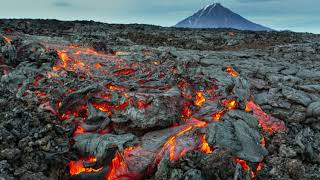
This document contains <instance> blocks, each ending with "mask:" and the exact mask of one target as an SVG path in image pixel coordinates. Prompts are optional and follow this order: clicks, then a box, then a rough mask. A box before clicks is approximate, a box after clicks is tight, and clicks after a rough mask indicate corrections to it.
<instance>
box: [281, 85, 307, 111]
mask: <svg viewBox="0 0 320 180" xmlns="http://www.w3.org/2000/svg"><path fill="white" fill-rule="evenodd" d="M282 94H283V95H284V96H285V97H286V98H287V99H289V100H291V101H293V102H296V103H299V104H302V105H304V106H308V105H309V104H310V103H311V102H312V100H311V98H310V97H309V96H308V95H307V94H306V93H304V92H303V91H299V90H296V89H293V88H290V87H284V88H282Z"/></svg>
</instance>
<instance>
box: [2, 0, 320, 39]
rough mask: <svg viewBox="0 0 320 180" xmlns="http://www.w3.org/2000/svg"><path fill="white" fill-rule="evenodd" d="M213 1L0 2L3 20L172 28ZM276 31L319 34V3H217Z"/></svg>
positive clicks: (287, 0) (227, 0)
mask: <svg viewBox="0 0 320 180" xmlns="http://www.w3.org/2000/svg"><path fill="white" fill-rule="evenodd" d="M212 2H213V1H212V0H0V18H50V19H52V18H55V19H61V20H82V19H86V20H95V21H102V22H107V23H144V24H155V25H162V26H172V25H175V24H176V23H177V22H178V21H180V20H182V19H184V18H186V17H188V16H190V15H192V14H193V13H195V11H197V10H199V9H201V8H202V7H203V6H205V5H207V4H210V3H212ZM218 2H221V3H222V4H223V5H224V6H226V7H228V8H229V9H231V10H232V11H234V12H236V13H238V14H240V15H242V16H243V17H245V18H247V19H249V20H251V21H253V22H255V23H259V24H262V25H265V26H268V27H270V28H273V29H277V30H284V29H288V30H293V31H299V32H314V33H320V0H218Z"/></svg>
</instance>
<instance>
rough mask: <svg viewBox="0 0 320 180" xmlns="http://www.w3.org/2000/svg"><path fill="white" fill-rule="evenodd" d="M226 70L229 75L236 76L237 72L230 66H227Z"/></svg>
mask: <svg viewBox="0 0 320 180" xmlns="http://www.w3.org/2000/svg"><path fill="white" fill-rule="evenodd" d="M226 71H227V73H228V74H229V75H231V76H233V77H238V76H239V73H238V72H237V71H235V70H234V69H233V68H232V67H231V66H228V67H227V68H226Z"/></svg>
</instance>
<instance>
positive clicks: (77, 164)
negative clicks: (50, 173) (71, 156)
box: [69, 156, 102, 176]
mask: <svg viewBox="0 0 320 180" xmlns="http://www.w3.org/2000/svg"><path fill="white" fill-rule="evenodd" d="M84 161H85V162H89V163H94V162H96V161H97V159H96V158H95V157H91V156H90V157H88V158H87V159H82V160H79V161H70V162H69V169H70V175H71V176H74V175H77V174H80V173H83V172H88V173H89V172H91V173H95V172H99V171H101V170H102V167H101V168H99V169H94V168H86V167H84V165H83V162H84Z"/></svg>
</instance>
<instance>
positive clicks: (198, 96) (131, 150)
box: [34, 44, 284, 180]
mask: <svg viewBox="0 0 320 180" xmlns="http://www.w3.org/2000/svg"><path fill="white" fill-rule="evenodd" d="M47 46H49V47H50V48H54V49H56V51H57V55H58V57H59V59H57V61H56V62H55V64H54V66H53V68H52V69H51V71H50V72H47V76H46V77H45V76H43V75H42V76H39V77H36V78H35V79H34V88H35V89H37V88H38V89H37V90H36V91H34V94H36V96H37V97H38V98H39V99H41V100H42V101H41V103H40V106H41V108H40V109H42V110H49V111H50V112H52V113H54V114H55V115H57V116H58V119H60V120H61V121H74V123H75V124H76V128H75V131H74V133H73V138H74V139H75V141H76V143H75V145H76V146H79V147H80V146H85V147H80V148H79V149H78V150H79V155H80V157H81V158H80V159H79V160H77V161H70V162H69V170H70V171H69V174H70V175H71V176H80V175H81V173H83V172H86V173H93V174H94V173H100V172H101V170H102V169H103V168H104V167H108V171H107V172H106V174H105V175H104V176H105V179H108V180H113V179H120V178H126V179H143V178H144V177H146V176H148V175H150V173H152V172H153V171H154V170H155V169H156V166H157V165H158V164H159V163H160V162H161V161H162V160H163V159H168V160H169V161H171V162H176V161H178V160H179V159H180V158H181V157H183V156H186V155H187V153H188V152H191V151H198V152H200V153H201V154H203V155H204V156H206V155H209V154H212V153H214V152H215V150H216V148H215V147H214V144H215V141H213V140H212V137H211V140H209V139H208V137H209V136H210V134H208V133H207V131H208V128H209V125H210V124H212V123H213V124H214V123H217V124H223V123H224V122H225V120H224V119H223V117H224V116H225V115H226V114H228V113H229V112H232V111H233V110H236V109H237V110H239V109H238V107H240V105H239V103H240V102H239V100H238V99H237V98H235V97H236V96H233V94H232V93H231V94H228V93H230V92H226V94H228V96H227V98H221V97H222V95H221V92H219V91H218V89H219V83H218V82H216V80H215V79H214V78H212V79H209V80H208V81H207V82H202V81H201V80H200V79H201V78H200V79H199V81H198V82H193V81H197V80H191V78H189V77H187V75H184V74H179V71H180V70H179V68H177V66H178V65H179V64H177V62H175V61H171V60H152V61H150V62H143V63H142V62H139V61H138V62H136V61H128V60H125V59H122V58H121V56H129V55H130V53H125V52H118V53H114V54H109V55H108V54H103V53H99V52H96V51H94V50H92V49H90V48H83V47H81V46H77V45H69V46H63V48H61V47H60V46H59V45H54V44H53V45H50V44H48V45H47ZM140 53H141V54H143V55H144V56H150V55H151V54H152V51H148V52H147V53H146V51H141V52H140ZM134 57H136V56H134ZM181 66H183V65H181ZM185 68H187V66H186V67H185ZM180 69H181V68H180ZM224 72H226V73H227V75H230V76H231V78H234V79H236V78H241V77H240V74H239V73H238V72H236V71H235V70H234V69H233V68H232V67H231V66H228V67H227V68H226V69H224ZM70 77H71V79H72V80H70ZM45 81H48V82H47V83H52V84H53V85H52V87H59V88H60V89H59V90H56V89H53V90H51V91H46V92H44V89H45V88H42V89H41V88H40V87H41V86H44V87H48V85H47V84H45V83H44V82H45ZM203 81H205V80H203ZM235 82H236V81H235ZM43 84H45V85H43ZM50 93H51V94H50ZM52 93H55V94H54V95H53V94H52ZM219 93H220V94H219ZM50 95H51V96H50ZM246 106H247V107H246V110H247V111H248V112H245V113H249V111H252V112H253V115H254V116H255V117H256V118H257V119H258V121H259V123H260V125H261V126H262V127H263V128H264V129H265V130H267V131H268V132H269V133H273V132H276V131H277V130H282V129H284V124H282V123H281V122H280V121H279V120H276V119H273V118H272V117H271V116H269V115H267V114H266V113H264V112H263V111H262V110H261V108H260V107H259V106H258V105H256V104H254V103H253V102H252V101H247V103H246ZM206 117H209V118H206ZM235 121H236V120H235ZM233 126H236V124H234V125H233ZM246 127H247V126H245V127H241V128H246ZM153 130H156V131H153ZM127 131H128V132H133V133H132V134H131V133H127V134H124V135H123V133H125V132H127ZM133 134H134V135H133ZM122 135H123V137H122ZM89 137H90V138H92V139H89V140H88V139H86V138H89ZM117 138H119V139H117ZM126 138H127V139H126ZM133 140H134V141H133ZM259 140H260V139H259ZM122 141H123V142H122ZM263 141H264V138H263ZM84 142H87V143H84ZM97 142H99V143H97ZM128 142H135V144H134V146H132V145H127V144H126V143H128ZM129 144H130V143H129ZM258 144H259V143H258ZM104 145H105V146H104ZM264 146H265V141H264V142H263V144H261V145H260V146H258V147H259V148H261V149H262V150H261V151H263V149H264ZM103 147H105V149H103ZM101 148H102V149H101ZM225 148H228V147H225ZM218 149H219V148H218ZM104 151H105V152H104ZM111 151H115V153H114V154H113V153H110V152H111ZM108 153H110V154H108ZM109 156H111V157H109ZM106 157H108V158H106ZM105 159H110V160H109V161H107V160H105ZM235 161H236V164H240V165H241V166H242V168H243V169H244V170H245V171H250V172H252V173H253V175H254V173H255V172H256V170H254V168H252V167H251V166H249V165H248V164H247V161H245V160H240V159H236V160H235ZM250 164H252V165H256V164H257V163H250ZM94 167H99V168H94Z"/></svg>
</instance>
